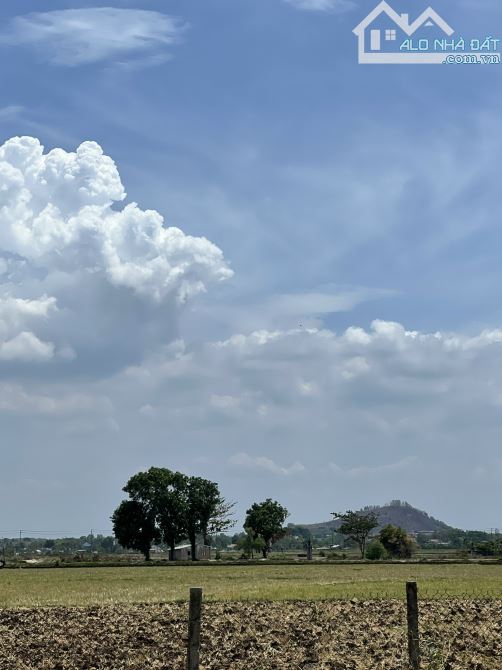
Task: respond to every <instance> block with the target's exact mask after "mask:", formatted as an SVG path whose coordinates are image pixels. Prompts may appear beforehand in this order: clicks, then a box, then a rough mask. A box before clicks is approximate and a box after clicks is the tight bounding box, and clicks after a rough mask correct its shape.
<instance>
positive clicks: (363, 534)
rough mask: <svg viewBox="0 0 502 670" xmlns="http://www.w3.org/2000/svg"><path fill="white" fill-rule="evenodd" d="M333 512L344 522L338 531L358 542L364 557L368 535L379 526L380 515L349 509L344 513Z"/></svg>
mask: <svg viewBox="0 0 502 670" xmlns="http://www.w3.org/2000/svg"><path fill="white" fill-rule="evenodd" d="M332 514H333V516H334V517H335V519H340V521H341V522H342V523H341V525H340V528H338V532H339V533H341V534H342V535H346V536H347V537H349V538H350V539H351V540H353V541H354V542H356V544H357V546H358V547H359V551H360V552H361V558H364V557H365V553H366V542H367V540H368V536H369V534H370V533H371V531H372V530H373V529H374V528H376V527H377V526H378V515H377V514H375V513H374V512H367V513H363V512H353V511H352V510H347V512H345V513H344V514H339V513H337V512H332Z"/></svg>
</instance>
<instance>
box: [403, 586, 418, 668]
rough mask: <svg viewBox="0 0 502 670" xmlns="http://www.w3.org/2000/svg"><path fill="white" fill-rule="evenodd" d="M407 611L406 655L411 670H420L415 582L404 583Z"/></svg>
mask: <svg viewBox="0 0 502 670" xmlns="http://www.w3.org/2000/svg"><path fill="white" fill-rule="evenodd" d="M406 604H407V610H408V654H409V657H410V668H411V670H420V640H419V633H418V589H417V583H416V582H407V583H406Z"/></svg>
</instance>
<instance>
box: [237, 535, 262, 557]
mask: <svg viewBox="0 0 502 670" xmlns="http://www.w3.org/2000/svg"><path fill="white" fill-rule="evenodd" d="M236 544H237V549H239V551H242V553H243V554H244V556H245V557H246V558H254V552H255V551H263V547H264V546H265V543H264V541H263V540H262V539H261V537H255V536H254V534H253V531H252V530H251V528H247V529H246V532H245V533H242V534H241V535H240V536H239V539H238V540H237V542H236Z"/></svg>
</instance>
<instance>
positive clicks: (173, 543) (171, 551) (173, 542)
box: [169, 540, 176, 561]
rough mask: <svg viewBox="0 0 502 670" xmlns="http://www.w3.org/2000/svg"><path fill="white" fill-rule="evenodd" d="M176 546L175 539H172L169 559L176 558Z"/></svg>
mask: <svg viewBox="0 0 502 670" xmlns="http://www.w3.org/2000/svg"><path fill="white" fill-rule="evenodd" d="M175 547H176V542H175V541H174V540H171V543H170V546H169V560H170V561H174V560H175V558H174V557H175V553H174V551H175Z"/></svg>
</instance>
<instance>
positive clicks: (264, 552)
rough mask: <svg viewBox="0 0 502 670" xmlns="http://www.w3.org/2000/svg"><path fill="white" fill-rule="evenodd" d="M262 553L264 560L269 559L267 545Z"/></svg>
mask: <svg viewBox="0 0 502 670" xmlns="http://www.w3.org/2000/svg"><path fill="white" fill-rule="evenodd" d="M261 551H262V554H263V558H267V554H268V547H267V545H265V546H264V547H263V549H262V550H261Z"/></svg>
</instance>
